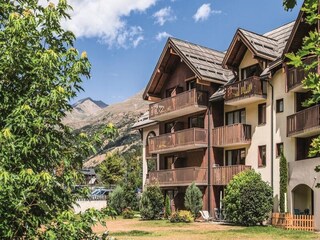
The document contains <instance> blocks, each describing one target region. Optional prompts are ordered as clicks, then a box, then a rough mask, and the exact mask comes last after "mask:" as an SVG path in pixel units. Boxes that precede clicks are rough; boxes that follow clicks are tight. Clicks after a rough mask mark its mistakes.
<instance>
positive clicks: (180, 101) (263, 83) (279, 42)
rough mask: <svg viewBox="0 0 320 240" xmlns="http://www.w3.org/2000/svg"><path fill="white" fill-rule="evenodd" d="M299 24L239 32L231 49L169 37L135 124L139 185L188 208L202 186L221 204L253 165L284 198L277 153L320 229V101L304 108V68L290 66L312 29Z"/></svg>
mask: <svg viewBox="0 0 320 240" xmlns="http://www.w3.org/2000/svg"><path fill="white" fill-rule="evenodd" d="M302 19H303V13H302V12H301V13H300V14H299V16H298V18H297V20H296V21H295V22H292V23H289V24H286V25H284V26H281V27H279V28H277V29H274V30H272V31H270V32H268V33H265V34H263V35H260V34H257V33H253V32H250V31H248V30H244V29H238V30H237V32H236V33H235V35H234V38H233V39H232V41H231V44H230V46H229V48H228V49H227V51H226V52H219V51H215V50H212V49H208V48H205V47H202V46H199V45H196V44H192V43H188V42H185V41H182V40H178V39H174V38H169V39H168V41H167V43H166V45H165V47H164V50H163V52H162V54H161V56H160V59H159V61H158V63H157V65H156V67H155V70H154V72H153V74H152V76H151V79H150V81H149V83H148V85H147V87H146V89H145V92H144V95H143V98H144V99H145V100H148V101H151V102H152V103H151V104H150V106H149V112H148V113H146V114H145V115H144V116H143V117H142V118H141V120H140V121H139V122H138V123H136V124H135V126H134V127H135V128H136V129H140V131H141V133H142V138H143V170H144V171H143V178H144V180H143V183H144V184H153V183H158V184H159V185H160V187H161V189H162V190H163V193H164V194H165V195H169V196H170V198H171V199H172V203H173V207H175V208H178V209H183V208H184V204H183V199H184V193H185V190H186V187H187V186H188V185H190V184H191V183H192V182H195V183H196V185H197V186H198V187H199V188H200V189H201V190H202V192H203V203H204V206H203V208H204V209H207V210H209V211H210V212H211V213H213V212H214V209H220V208H223V206H222V204H221V199H222V198H223V196H224V188H225V186H226V185H227V184H228V183H229V181H230V180H231V179H232V177H233V176H234V175H235V174H237V173H239V172H241V171H244V170H246V169H250V168H251V169H254V170H255V171H256V172H259V173H260V174H261V176H262V178H263V179H264V180H265V181H267V182H269V183H270V185H271V186H272V188H273V190H274V211H278V202H279V160H280V152H281V151H283V153H284V155H285V157H286V158H287V161H288V167H289V182H288V193H287V208H288V211H289V212H292V213H297V211H299V213H302V212H303V213H305V214H314V215H315V219H316V220H315V225H316V229H320V206H317V204H315V203H316V202H319V200H320V190H319V189H317V188H315V185H316V183H317V182H318V181H319V179H320V175H319V174H318V173H316V172H315V171H314V168H315V166H316V165H320V158H318V157H315V158H310V157H308V149H309V145H310V142H311V141H312V138H314V137H315V136H317V135H318V134H320V127H319V126H320V122H319V114H320V111H319V106H318V105H316V106H312V107H308V108H306V107H304V106H303V105H302V102H303V101H304V100H305V99H307V98H308V97H309V96H310V92H308V91H306V90H305V89H303V88H302V86H301V81H302V79H303V77H304V73H303V71H302V70H301V69H295V68H292V67H290V66H289V65H288V64H287V60H286V58H285V54H286V53H288V52H295V51H297V50H298V49H299V48H300V46H301V44H302V39H303V37H304V36H305V35H306V34H307V33H308V32H309V30H311V29H312V28H314V27H311V26H308V25H307V24H306V23H304V22H303V20H302ZM309 60H310V58H307V59H306V60H305V61H309Z"/></svg>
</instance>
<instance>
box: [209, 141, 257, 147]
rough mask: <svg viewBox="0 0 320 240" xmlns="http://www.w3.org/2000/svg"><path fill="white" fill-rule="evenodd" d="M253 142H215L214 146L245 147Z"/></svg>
mask: <svg viewBox="0 0 320 240" xmlns="http://www.w3.org/2000/svg"><path fill="white" fill-rule="evenodd" d="M250 144H251V140H250V141H247V142H235V143H228V144H221V145H216V144H214V145H213V146H214V147H222V148H229V147H244V146H247V145H250Z"/></svg>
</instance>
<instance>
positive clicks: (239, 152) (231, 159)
mask: <svg viewBox="0 0 320 240" xmlns="http://www.w3.org/2000/svg"><path fill="white" fill-rule="evenodd" d="M245 162H246V150H245V149H244V148H242V149H235V150H227V151H226V166H230V165H245Z"/></svg>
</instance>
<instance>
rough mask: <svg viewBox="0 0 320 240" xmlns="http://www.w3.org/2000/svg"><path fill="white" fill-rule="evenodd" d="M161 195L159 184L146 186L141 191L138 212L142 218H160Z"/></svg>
mask: <svg viewBox="0 0 320 240" xmlns="http://www.w3.org/2000/svg"><path fill="white" fill-rule="evenodd" d="M163 202H164V199H163V195H162V193H161V190H160V188H159V186H157V185H152V186H148V187H147V189H146V190H145V191H144V192H143V193H142V197H141V201H140V214H141V218H142V219H147V220H153V219H160V218H161V212H162V211H163Z"/></svg>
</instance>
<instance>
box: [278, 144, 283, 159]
mask: <svg viewBox="0 0 320 240" xmlns="http://www.w3.org/2000/svg"><path fill="white" fill-rule="evenodd" d="M282 152H283V143H277V157H280V155H281V153H282Z"/></svg>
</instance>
